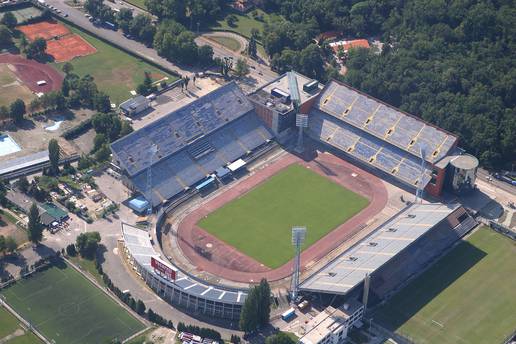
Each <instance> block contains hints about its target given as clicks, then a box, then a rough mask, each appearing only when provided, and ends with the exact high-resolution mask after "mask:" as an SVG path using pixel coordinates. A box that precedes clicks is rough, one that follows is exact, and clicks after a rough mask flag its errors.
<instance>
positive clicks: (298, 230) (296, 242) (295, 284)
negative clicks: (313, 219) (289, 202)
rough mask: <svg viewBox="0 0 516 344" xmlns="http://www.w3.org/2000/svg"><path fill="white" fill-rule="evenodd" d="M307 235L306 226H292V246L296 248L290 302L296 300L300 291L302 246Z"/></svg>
mask: <svg viewBox="0 0 516 344" xmlns="http://www.w3.org/2000/svg"><path fill="white" fill-rule="evenodd" d="M305 237H306V227H292V246H294V248H295V250H296V256H295V257H294V271H293V274H292V287H291V290H290V302H295V300H296V298H297V294H298V292H299V272H300V270H301V246H302V245H303V243H304V241H305Z"/></svg>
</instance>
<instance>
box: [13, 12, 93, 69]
mask: <svg viewBox="0 0 516 344" xmlns="http://www.w3.org/2000/svg"><path fill="white" fill-rule="evenodd" d="M18 29H19V30H20V31H21V32H23V34H25V36H27V38H28V39H29V40H30V41H33V40H35V39H36V38H43V39H44V40H46V41H47V50H46V52H47V54H48V55H50V56H52V57H53V58H54V61H55V62H66V61H70V60H72V59H73V58H75V57H79V56H86V55H90V54H93V53H95V52H96V51H97V49H95V47H93V46H92V45H91V44H89V43H88V42H86V41H85V40H84V39H83V38H82V37H81V36H79V35H76V34H74V33H72V32H71V31H70V30H69V29H68V28H67V27H66V26H64V25H63V24H61V23H58V22H56V21H43V22H39V23H35V24H29V25H22V26H18Z"/></svg>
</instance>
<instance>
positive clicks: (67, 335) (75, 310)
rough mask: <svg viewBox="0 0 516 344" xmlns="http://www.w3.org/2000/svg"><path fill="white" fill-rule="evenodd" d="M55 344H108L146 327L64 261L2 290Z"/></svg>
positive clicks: (26, 317)
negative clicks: (105, 343)
mask: <svg viewBox="0 0 516 344" xmlns="http://www.w3.org/2000/svg"><path fill="white" fill-rule="evenodd" d="M1 294H2V295H4V296H5V297H6V298H7V302H8V303H9V304H10V305H11V306H12V307H14V308H15V309H16V311H17V312H19V313H20V314H21V315H22V316H23V317H24V318H25V319H27V320H29V321H30V322H32V323H33V324H34V325H35V326H36V328H38V329H39V330H40V331H41V332H42V334H43V335H44V336H45V337H47V338H48V339H49V340H51V341H52V340H54V341H55V343H64V344H70V343H75V344H79V343H104V342H108V341H109V340H110V339H113V338H115V337H116V338H119V339H124V338H127V337H129V336H131V335H132V334H134V333H136V332H138V331H140V330H142V329H144V328H145V326H144V325H143V324H142V323H141V322H140V321H139V320H137V319H136V318H135V317H133V316H132V315H131V314H129V313H128V312H127V311H126V310H125V309H123V308H122V307H121V306H119V305H118V304H117V303H116V302H115V301H114V300H112V299H111V298H109V297H108V296H106V295H105V294H104V293H103V292H102V291H101V290H99V289H98V288H97V287H96V286H94V285H93V284H91V283H90V282H89V281H88V280H87V279H86V278H84V277H83V276H82V275H81V274H80V273H78V272H77V271H76V270H74V269H73V268H71V267H69V266H68V265H67V264H66V263H65V262H64V261H59V262H57V263H56V264H54V265H53V266H52V267H50V268H49V269H47V270H45V271H42V272H38V273H36V274H35V275H33V276H32V277H30V278H28V279H25V280H22V281H19V282H17V283H16V284H14V285H13V286H11V287H8V288H6V289H4V290H2V291H1Z"/></svg>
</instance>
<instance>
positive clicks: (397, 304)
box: [374, 228, 516, 344]
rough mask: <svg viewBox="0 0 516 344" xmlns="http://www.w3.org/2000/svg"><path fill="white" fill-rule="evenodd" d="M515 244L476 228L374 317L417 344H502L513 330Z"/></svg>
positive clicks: (515, 288) (515, 306)
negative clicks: (475, 230)
mask: <svg viewBox="0 0 516 344" xmlns="http://www.w3.org/2000/svg"><path fill="white" fill-rule="evenodd" d="M514 257H516V244H515V243H514V242H513V241H511V240H510V239H508V238H506V237H504V236H502V235H501V234H498V233H496V232H494V231H492V230H490V229H488V228H482V229H479V230H478V231H477V232H475V233H474V234H472V235H471V236H470V237H469V238H468V239H467V240H466V241H464V242H462V243H460V244H459V245H458V246H457V247H456V248H455V249H454V250H453V251H451V252H450V253H448V254H447V255H446V256H444V257H443V258H442V259H441V260H439V261H438V262H437V263H436V264H435V265H434V266H432V267H431V268H430V269H429V270H427V271H426V272H425V273H424V274H423V275H421V276H419V277H418V278H417V279H415V280H414V281H413V282H412V283H410V284H409V285H408V286H407V287H405V288H404V289H403V290H401V291H400V292H399V293H398V294H396V295H395V296H394V297H393V298H392V299H391V300H390V301H389V302H388V303H387V304H386V305H385V306H383V307H382V308H381V309H380V310H379V311H378V312H377V313H376V314H375V316H374V319H375V320H377V321H380V322H381V323H383V324H384V325H385V326H387V327H388V328H390V329H391V330H395V331H397V332H399V333H401V334H403V335H406V336H408V337H410V338H412V340H413V341H415V342H416V343H440V344H441V343H442V344H446V343H450V344H451V343H501V342H502V341H503V339H504V338H505V337H506V336H508V335H509V334H510V333H511V332H512V331H513V330H514V327H515V326H516V312H515V311H514V310H515V309H516V279H515V278H514V276H516V264H515V263H514V262H515V260H514Z"/></svg>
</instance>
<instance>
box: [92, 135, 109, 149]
mask: <svg viewBox="0 0 516 344" xmlns="http://www.w3.org/2000/svg"><path fill="white" fill-rule="evenodd" d="M107 143H108V141H107V139H106V135H105V134H102V133H99V134H97V135H95V138H94V139H93V152H96V151H97V150H99V148H100V147H102V146H103V145H105V144H107Z"/></svg>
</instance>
